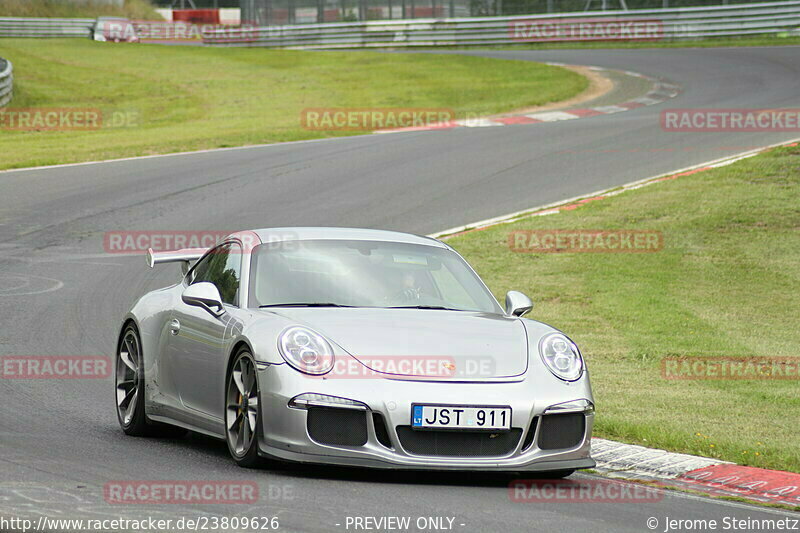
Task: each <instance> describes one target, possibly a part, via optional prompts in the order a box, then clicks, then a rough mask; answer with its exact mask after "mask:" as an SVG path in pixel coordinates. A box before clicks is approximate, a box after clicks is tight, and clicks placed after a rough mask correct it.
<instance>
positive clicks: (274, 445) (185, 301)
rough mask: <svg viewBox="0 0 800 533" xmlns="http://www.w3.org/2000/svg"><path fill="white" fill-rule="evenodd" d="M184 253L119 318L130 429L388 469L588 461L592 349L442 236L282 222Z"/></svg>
mask: <svg viewBox="0 0 800 533" xmlns="http://www.w3.org/2000/svg"><path fill="white" fill-rule="evenodd" d="M147 260H148V263H149V264H150V266H151V267H152V266H154V265H155V264H159V263H167V262H179V263H181V264H182V265H183V277H182V279H180V280H179V281H178V282H177V283H176V284H175V285H172V286H170V287H167V288H164V289H160V290H156V291H153V292H150V293H148V294H145V295H144V296H143V297H142V298H140V299H139V300H138V302H137V303H136V304H135V305H134V306H133V308H132V309H131V310H130V312H129V313H128V314H127V315H126V316H125V319H124V320H123V322H122V328H121V330H120V333H119V340H118V344H117V356H116V365H115V376H116V380H115V386H116V408H117V415H118V418H119V422H120V425H121V426H122V429H123V430H124V431H125V433H127V434H129V435H145V434H154V433H158V432H160V431H161V432H163V431H164V430H168V431H172V432H175V431H184V430H187V429H188V430H192V431H197V432H200V433H204V434H207V435H211V436H213V437H217V438H220V439H224V440H225V441H226V442H227V443H228V448H229V450H230V453H231V456H232V457H233V459H234V461H236V462H237V463H238V464H240V465H242V466H253V465H255V464H256V463H258V462H259V461H260V459H261V458H270V459H278V460H285V461H299V462H305V463H326V464H337V465H354V466H365V467H378V468H405V469H451V470H500V471H517V470H530V471H547V472H548V473H549V475H552V476H565V475H569V474H570V473H572V472H573V471H574V470H575V469H578V468H590V467H592V466H594V464H595V463H594V461H593V460H592V459H591V457H590V455H589V443H590V439H591V431H592V422H593V419H594V400H593V397H592V391H591V387H590V384H589V374H588V371H587V369H586V365H585V363H584V361H583V358H582V357H581V354H580V352H579V351H578V347H577V346H576V345H575V343H573V342H572V341H571V340H570V339H569V338H568V337H567V336H566V335H564V334H563V333H561V332H560V331H558V330H556V329H554V328H552V327H550V326H548V325H546V324H543V323H541V322H536V321H534V320H529V319H523V318H521V317H522V315H524V314H525V313H527V312H528V311H529V310H530V309H531V305H532V304H531V301H530V300H529V299H528V298H527V297H526V296H525V295H523V294H522V293H519V292H514V291H512V292H509V293H508V294H507V295H506V302H505V304H506V305H505V310H503V308H502V307H501V306H500V305H499V304H498V302H497V300H496V299H495V298H494V297H493V296H492V294H491V292H489V290H488V289H487V288H486V285H484V283H483V282H482V281H481V279H480V278H479V277H478V276H477V274H475V272H474V271H473V270H472V269H471V268H470V266H469V265H468V264H467V263H466V261H464V259H463V258H462V257H461V256H460V255H459V254H458V253H456V252H455V251H454V250H453V249H452V248H451V247H449V246H448V245H446V244H444V243H442V242H440V241H437V240H435V239H431V238H427V237H420V236H416V235H409V234H404V233H395V232H389V231H378V230H367V229H344V228H278V229H263V230H256V231H244V232H239V233H234V234H232V235H230V236H229V237H227V238H225V239H224V240H223V241H221V242H220V243H219V244H217V245H216V246H214V247H213V248H211V249H208V250H205V249H203V250H197V249H192V250H179V251H175V252H161V253H153V252H152V250H150V251H148V254H147Z"/></svg>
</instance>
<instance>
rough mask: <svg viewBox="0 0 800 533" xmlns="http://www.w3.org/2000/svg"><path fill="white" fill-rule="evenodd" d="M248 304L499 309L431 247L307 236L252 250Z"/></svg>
mask: <svg viewBox="0 0 800 533" xmlns="http://www.w3.org/2000/svg"><path fill="white" fill-rule="evenodd" d="M250 301H251V303H252V306H253V307H280V306H292V307H302V306H309V307H311V306H314V307H386V308H419V309H453V310H458V311H479V312H486V313H502V312H503V311H502V309H501V308H500V306H499V305H498V304H497V301H496V300H495V299H494V298H493V297H492V295H491V293H489V291H488V290H487V289H486V287H485V286H484V285H483V283H482V282H481V281H480V279H479V278H478V277H477V276H476V275H475V273H474V272H473V271H472V269H470V268H469V266H468V265H467V264H466V262H464V260H463V259H461V257H460V256H459V255H458V254H456V253H455V252H453V251H451V250H448V249H446V248H439V247H436V246H425V245H419V244H407V243H396V242H380V241H361V240H358V241H349V240H307V241H285V242H280V243H269V244H262V245H260V246H258V247H256V248H255V249H254V250H253V257H252V265H251V276H250Z"/></svg>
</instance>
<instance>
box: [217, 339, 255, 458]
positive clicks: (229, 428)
mask: <svg viewBox="0 0 800 533" xmlns="http://www.w3.org/2000/svg"><path fill="white" fill-rule="evenodd" d="M261 423H262V422H261V409H260V406H259V395H258V377H257V376H256V363H255V360H254V359H253V356H252V355H251V354H250V352H249V351H247V350H246V349H242V350H241V351H239V353H238V354H237V355H236V358H235V359H234V362H233V365H232V367H231V371H230V372H229V374H228V385H227V387H226V393H225V434H226V439H225V440H226V441H227V442H228V450H229V451H230V453H231V457H233V460H234V461H236V464H238V465H239V466H242V467H245V468H252V467H255V466H258V464H259V463H260V457H259V455H258V435H259V434H260V433H261Z"/></svg>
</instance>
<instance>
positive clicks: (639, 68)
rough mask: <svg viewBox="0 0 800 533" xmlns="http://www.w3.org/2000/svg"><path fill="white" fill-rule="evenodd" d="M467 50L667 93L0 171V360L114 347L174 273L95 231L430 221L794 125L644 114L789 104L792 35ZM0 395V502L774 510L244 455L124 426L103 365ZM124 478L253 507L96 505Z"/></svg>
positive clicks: (228, 510)
mask: <svg viewBox="0 0 800 533" xmlns="http://www.w3.org/2000/svg"><path fill="white" fill-rule="evenodd" d="M480 53H481V54H483V55H490V56H493V57H503V58H516V59H527V60H535V61H557V62H564V63H572V64H580V65H596V66H601V67H607V68H614V69H630V70H633V71H636V72H640V73H643V74H647V75H650V76H654V77H659V78H662V79H664V80H666V81H669V82H672V83H675V84H678V85H680V86H681V87H682V88H683V92H682V94H680V95H679V96H678V97H676V98H675V99H673V100H671V101H669V102H667V103H664V104H660V105H655V106H650V107H644V108H639V109H634V110H631V111H629V112H625V113H619V114H616V115H604V116H596V117H591V118H586V119H580V120H573V121H564V122H556V123H548V124H533V125H524V126H507V127H497V128H459V129H456V130H451V131H433V132H417V133H400V134H390V135H371V136H362V137H351V138H346V139H335V140H327V141H321V142H308V143H293V144H284V145H274V146H266V147H256V148H247V149H238V150H224V151H216V152H208V153H199V154H192V155H178V156H170V157H156V158H147V159H140V160H131V161H121V162H111V163H103V164H90V165H77V166H69V167H61V168H51V169H42V170H29V171H17V172H9V173H0V296H2V298H0V305H2V307H3V311H2V313H0V324H2V326H1V327H0V355H108V356H111V355H112V354H113V351H114V343H115V340H116V333H117V327H118V325H119V320H120V318H121V317H122V315H123V313H124V312H125V311H126V310H127V309H128V307H129V306H130V305H131V303H132V302H133V300H134V299H135V298H136V297H137V296H138V295H140V294H142V293H144V292H145V291H148V290H151V289H154V288H157V287H161V286H164V285H167V284H169V283H172V282H173V281H174V280H176V279H177V276H178V268H177V267H175V266H170V265H167V266H164V267H161V268H158V269H156V270H151V269H149V268H147V267H146V266H145V262H144V259H143V257H142V256H135V257H131V256H120V255H109V254H106V253H104V251H103V235H104V233H105V232H108V231H120V230H155V229H161V230H183V229H196V230H236V229H244V228H254V227H268V226H291V225H334V226H337V225H338V226H345V225H346V226H366V227H375V228H386V229H396V230H405V231H410V232H415V233H431V232H435V231H438V230H443V229H446V228H450V227H453V226H458V225H461V224H465V223H469V222H472V221H476V220H481V219H485V218H490V217H493V216H497V215H501V214H504V213H508V212H513V211H517V210H521V209H525V208H528V207H532V206H536V205H541V204H546V203H550V202H554V201H556V200H560V199H565V198H569V197H573V196H576V195H579V194H585V193H589V192H592V191H595V190H598V189H602V188H605V187H609V186H613V185H619V184H623V183H626V182H629V181H633V180H636V179H640V178H644V177H648V176H651V175H656V174H660V173H664V172H668V171H671V170H675V169H679V168H683V167H686V166H689V165H692V164H697V163H701V162H704V161H709V160H713V159H717V158H720V157H724V156H726V155H729V154H733V153H737V152H741V151H744V150H746V149H747V148H749V147H754V146H761V145H767V144H772V143H776V142H780V141H784V140H790V139H792V138H794V137H796V136H798V135H797V133H778V132H772V133H671V132H664V131H662V129H661V127H660V124H659V112H660V111H661V110H662V109H665V108H706V107H713V108H781V107H783V108H791V107H800V50H798V48H795V47H785V48H735V49H724V48H723V49H662V50H611V51H609V50H596V51H595V50H588V51H542V52H528V51H513V52H492V53H488V52H480ZM0 157H2V156H0ZM531 296H532V297H533V299H534V301H535V299H536V295H535V294H532V295H531ZM533 316H534V318H535V313H534V315H533ZM0 400H1V401H0V516H5V517H12V516H34V517H36V516H38V512H37V511H42V512H47V514H48V516H64V517H70V518H80V517H89V516H94V517H101V516H102V517H118V516H126V517H131V518H143V517H145V516H148V515H151V516H161V517H165V516H170V517H180V516H186V517H189V518H197V517H198V516H199V515H201V514H204V515H210V514H213V515H226V516H253V517H255V516H278V517H280V523H281V527H280V530H282V531H298V532H299V531H340V530H341V531H347V529H346V527H345V525H346V520H347V517H348V516H411V517H412V522H413V520H416V518H417V517H428V516H444V517H453V518H454V522H453V526H452V527H453V529H454V530H456V531H464V532H469V533H472V532H480V533H483V532H487V533H488V532H492V531H503V532H508V533H511V532H517V531H543V532H558V531H564V532H570V533H571V532H589V531H597V532H603V533H609V532H622V531H632V532H643V531H649V529H648V527H647V525H646V521H647V519H648V518H649V517H655V518H657V519H658V520H659V521H660V522H662V523H663V521H664V519H665V517H667V516H668V517H670V518H682V519H684V518H697V519H712V518H716V519H718V520H719V519H721V518H722V517H725V516H729V517H738V518H747V517H750V518H780V517H781V515H788V514H790V513H788V512H784V511H778V510H765V509H762V508H756V507H752V506H749V505H745V504H740V503H734V502H723V501H712V500H709V499H705V498H702V497H698V496H694V495H687V494H682V493H675V492H667V493H665V494H664V498H663V500H662V501H660V502H655V503H644V504H643V503H637V504H630V503H628V504H626V503H591V504H587V503H513V502H512V501H511V500H510V499H509V495H508V488H507V484H508V481H509V479H511V478H509V477H508V476H494V475H480V476H475V475H456V474H446V475H443V474H437V473H422V474H417V473H405V474H400V473H391V472H390V473H386V472H378V473H373V472H364V471H356V470H336V469H315V468H287V467H277V468H267V469H264V470H262V471H258V472H253V471H247V470H243V469H240V468H238V467H236V466H235V465H234V464H233V462H232V461H231V460H230V459H229V458H228V455H227V449H226V446H225V444H224V443H222V442H216V441H213V440H210V439H207V438H204V437H200V436H191V437H189V438H186V439H182V440H177V441H176V440H152V439H136V438H130V437H125V436H124V435H123V434H122V432H121V431H120V429H119V427H118V425H117V420H116V416H115V412H114V405H113V384H112V380H111V379H108V380H12V379H0ZM599 416H602V405H600V406H599ZM590 477H592V476H590V475H586V474H584V475H576V476H574V478H576V479H581V478H583V479H587V478H590ZM131 479H134V480H244V479H250V480H255V481H257V482H258V484H259V486H260V494H261V500H262V501H261V503H260V504H258V505H254V506H248V505H244V506H243V505H227V506H226V505H208V506H197V505H194V506H181V505H161V506H157V507H147V506H131V505H109V504H107V503H105V501H104V500H103V492H102V489H103V485H104V483H106V482H109V481H118V480H131ZM794 516H796V514H795V515H794ZM445 523H447V521H445ZM337 524H340V525H338V526H337ZM352 530H353V529H352V527H351V528H350V531H352ZM657 530H658V531H664V528H663V525H661V526H659V528H658V529H657ZM411 531H416V529H413V528H412V529H411Z"/></svg>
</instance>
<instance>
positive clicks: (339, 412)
mask: <svg viewBox="0 0 800 533" xmlns="http://www.w3.org/2000/svg"><path fill="white" fill-rule="evenodd" d="M306 425H307V428H308V435H309V436H310V437H311V438H312V439H313V440H314V441H316V442H318V443H320V444H328V445H331V446H363V445H365V444H366V443H367V413H365V412H364V411H354V410H352V409H336V408H327V407H311V408H309V410H308V418H307V421H306Z"/></svg>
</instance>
